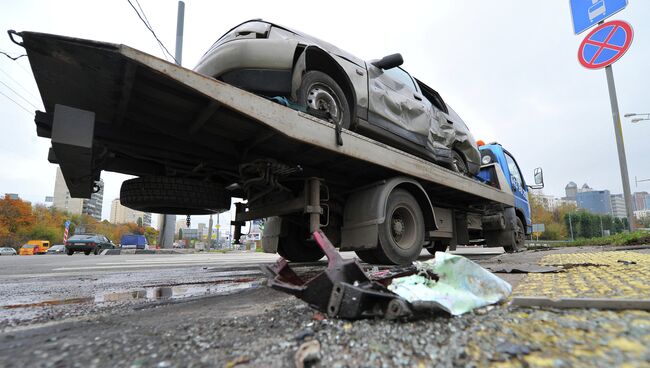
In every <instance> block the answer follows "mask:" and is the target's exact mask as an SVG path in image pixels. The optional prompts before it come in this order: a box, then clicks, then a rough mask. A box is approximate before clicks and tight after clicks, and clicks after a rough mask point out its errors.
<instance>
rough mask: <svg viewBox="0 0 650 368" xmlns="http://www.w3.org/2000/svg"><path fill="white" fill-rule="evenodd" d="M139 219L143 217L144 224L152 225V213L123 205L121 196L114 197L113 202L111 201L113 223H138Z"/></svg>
mask: <svg viewBox="0 0 650 368" xmlns="http://www.w3.org/2000/svg"><path fill="white" fill-rule="evenodd" d="M138 219H142V226H151V213H148V212H147V213H145V212H142V211H136V210H133V209H130V208H128V207H125V206H123V205H122V203H121V202H120V199H119V198H115V199H113V202H112V203H111V218H110V221H111V222H112V223H114V224H126V223H128V222H133V223H136V224H137V223H138Z"/></svg>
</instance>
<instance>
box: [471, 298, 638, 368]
mask: <svg viewBox="0 0 650 368" xmlns="http://www.w3.org/2000/svg"><path fill="white" fill-rule="evenodd" d="M649 324H650V313H648V312H645V311H634V310H630V311H593V310H592V311H588V310H580V311H573V312H551V311H544V310H529V311H526V312H524V311H521V312H514V313H512V314H511V315H510V316H509V318H508V319H507V320H506V322H505V323H503V324H501V328H500V329H499V330H498V331H496V332H495V331H494V330H491V329H483V330H479V331H478V332H477V333H476V334H475V335H474V338H473V341H471V342H470V343H469V344H468V350H467V352H468V353H469V355H470V356H472V357H473V360H474V361H475V362H477V366H490V367H614V366H618V367H625V366H629V367H649V366H650V362H649V361H648V359H650V354H649V350H648V342H649V341H650V325H649ZM490 340H492V341H494V340H496V341H507V342H508V343H510V344H520V345H525V346H527V347H528V348H529V352H528V353H526V354H520V355H508V354H502V353H499V348H498V344H497V345H496V346H495V347H494V348H493V349H492V350H491V351H490V355H489V356H486V351H485V350H484V349H485V346H481V344H479V343H478V342H485V341H490ZM626 364H628V365H626Z"/></svg>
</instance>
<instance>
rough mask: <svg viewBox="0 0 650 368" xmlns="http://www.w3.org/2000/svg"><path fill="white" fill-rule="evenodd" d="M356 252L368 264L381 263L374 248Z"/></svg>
mask: <svg viewBox="0 0 650 368" xmlns="http://www.w3.org/2000/svg"><path fill="white" fill-rule="evenodd" d="M354 253H356V254H357V257H359V259H360V260H362V261H364V262H366V263H368V264H379V263H381V261H379V258H377V256H376V255H375V250H374V249H365V250H355V251H354Z"/></svg>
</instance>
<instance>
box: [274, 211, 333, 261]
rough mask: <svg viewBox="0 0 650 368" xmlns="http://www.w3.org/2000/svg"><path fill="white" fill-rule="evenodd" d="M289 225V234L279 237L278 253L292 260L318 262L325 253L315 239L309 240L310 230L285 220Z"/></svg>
mask: <svg viewBox="0 0 650 368" xmlns="http://www.w3.org/2000/svg"><path fill="white" fill-rule="evenodd" d="M283 222H286V225H285V224H283V226H288V229H287V235H285V236H280V238H279V239H278V254H279V255H281V256H282V257H283V258H286V259H287V260H289V261H291V262H316V261H318V260H319V259H321V258H323V256H324V255H325V253H324V252H323V251H322V250H321V249H320V247H319V246H318V244H316V242H315V241H312V240H307V239H308V238H309V231H308V230H307V229H306V228H303V227H301V226H299V225H297V224H295V223H292V222H289V221H286V220H284V221H283Z"/></svg>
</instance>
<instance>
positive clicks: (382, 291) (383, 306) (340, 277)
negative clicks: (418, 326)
mask: <svg viewBox="0 0 650 368" xmlns="http://www.w3.org/2000/svg"><path fill="white" fill-rule="evenodd" d="M313 236H314V240H315V241H316V243H317V244H318V245H319V246H320V247H321V249H322V250H323V252H324V253H325V255H326V256H327V259H328V265H327V268H326V270H325V271H323V272H321V273H319V274H317V275H316V276H314V277H312V278H311V279H310V280H308V281H304V280H303V279H302V278H300V277H299V276H298V275H297V274H296V273H295V272H294V271H293V270H292V269H291V268H290V267H289V263H288V262H287V261H286V260H285V259H280V260H279V261H278V262H277V263H276V264H275V265H273V266H264V267H263V270H264V272H265V273H266V274H267V275H268V276H269V279H268V282H267V284H268V286H270V287H272V288H274V289H277V290H281V291H284V292H287V293H289V294H292V295H294V296H296V297H298V298H300V299H302V300H304V301H305V302H307V303H308V304H309V305H310V306H311V307H312V308H314V309H317V310H319V311H321V312H324V313H327V315H328V316H329V317H339V318H344V319H359V318H370V317H382V318H387V319H396V318H402V317H411V316H413V315H414V312H415V311H417V312H418V313H419V312H426V311H433V310H442V311H445V312H447V313H449V314H451V315H460V314H463V313H467V312H469V311H471V310H473V309H476V308H480V307H484V306H486V305H490V304H495V303H498V302H500V301H503V300H505V299H506V298H507V297H508V296H509V295H510V293H511V292H512V287H511V286H510V284H508V283H507V282H506V281H504V280H502V279H500V278H499V277H497V276H495V275H493V274H492V273H490V272H489V271H488V270H486V269H484V268H483V267H481V266H479V265H478V264H476V263H474V262H472V261H471V260H469V259H467V258H465V257H463V256H460V255H454V254H448V253H444V252H436V255H435V256H436V257H435V258H434V259H431V260H428V261H424V262H414V266H411V267H401V268H400V267H398V268H396V269H395V270H383V271H377V272H374V273H373V275H374V280H372V279H371V278H370V277H369V276H368V275H367V274H366V273H365V272H364V270H363V269H362V268H361V266H360V265H359V264H358V263H357V261H356V260H343V259H342V258H341V256H340V255H339V254H338V252H337V251H336V249H335V248H334V246H333V245H332V244H331V243H330V242H329V240H328V239H327V237H326V236H325V234H324V233H323V232H322V231H316V232H314V234H313Z"/></svg>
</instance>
